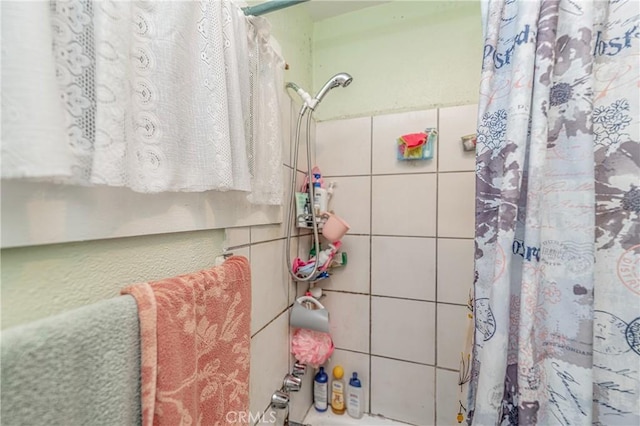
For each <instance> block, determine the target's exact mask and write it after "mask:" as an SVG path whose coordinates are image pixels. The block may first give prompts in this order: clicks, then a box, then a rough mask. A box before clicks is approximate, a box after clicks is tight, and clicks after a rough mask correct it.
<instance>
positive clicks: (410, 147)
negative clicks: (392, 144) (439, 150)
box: [397, 127, 438, 161]
mask: <svg viewBox="0 0 640 426" xmlns="http://www.w3.org/2000/svg"><path fill="white" fill-rule="evenodd" d="M437 137H438V131H437V130H436V129H435V128H433V127H427V128H426V129H425V130H424V132H421V133H409V134H406V135H403V136H400V137H399V138H398V139H397V143H398V145H397V158H398V160H400V161H407V160H430V159H432V158H433V146H434V144H435V141H436V139H437Z"/></svg>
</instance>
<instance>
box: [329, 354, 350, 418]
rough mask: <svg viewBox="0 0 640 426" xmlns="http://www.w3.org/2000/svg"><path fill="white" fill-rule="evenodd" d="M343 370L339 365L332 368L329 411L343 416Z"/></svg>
mask: <svg viewBox="0 0 640 426" xmlns="http://www.w3.org/2000/svg"><path fill="white" fill-rule="evenodd" d="M342 376H344V370H343V369H342V367H340V366H339V365H336V366H335V367H333V380H332V381H331V411H333V412H334V413H335V414H344V412H345V410H346V408H345V406H344V380H342Z"/></svg>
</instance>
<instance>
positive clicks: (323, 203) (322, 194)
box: [313, 182, 328, 214]
mask: <svg viewBox="0 0 640 426" xmlns="http://www.w3.org/2000/svg"><path fill="white" fill-rule="evenodd" d="M327 200H328V198H327V190H326V189H324V188H323V187H322V186H320V182H315V183H314V184H313V208H314V209H315V212H316V214H320V213H322V212H326V211H327Z"/></svg>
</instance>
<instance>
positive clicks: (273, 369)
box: [249, 313, 289, 413]
mask: <svg viewBox="0 0 640 426" xmlns="http://www.w3.org/2000/svg"><path fill="white" fill-rule="evenodd" d="M288 318H289V315H288V314H287V313H284V314H282V315H280V316H279V317H278V318H277V319H276V320H275V321H273V322H272V323H271V324H269V326H268V327H266V328H265V329H263V330H261V331H260V333H258V334H256V335H255V336H253V338H252V339H251V373H250V374H251V379H250V382H249V409H250V411H251V412H252V413H257V412H260V411H263V410H264V409H265V408H267V406H268V405H269V402H270V397H271V394H272V393H273V392H274V391H275V390H276V389H280V387H281V386H282V378H283V377H284V375H285V374H286V373H287V372H288V371H289V355H288V352H289V321H288Z"/></svg>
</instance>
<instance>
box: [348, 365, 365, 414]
mask: <svg viewBox="0 0 640 426" xmlns="http://www.w3.org/2000/svg"><path fill="white" fill-rule="evenodd" d="M362 399H363V398H362V384H361V383H360V380H359V379H358V373H355V372H354V373H353V377H351V379H350V380H349V390H348V391H347V413H349V415H350V416H351V417H353V418H354V419H360V418H362V415H363V414H364V406H363V404H362Z"/></svg>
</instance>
